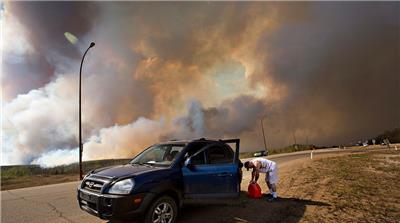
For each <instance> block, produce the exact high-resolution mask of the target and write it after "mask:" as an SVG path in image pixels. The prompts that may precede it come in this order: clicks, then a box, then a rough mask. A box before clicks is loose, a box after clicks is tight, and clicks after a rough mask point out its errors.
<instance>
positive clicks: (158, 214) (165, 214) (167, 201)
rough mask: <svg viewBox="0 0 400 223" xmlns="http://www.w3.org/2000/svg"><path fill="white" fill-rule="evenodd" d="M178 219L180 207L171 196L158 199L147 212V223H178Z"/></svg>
mask: <svg viewBox="0 0 400 223" xmlns="http://www.w3.org/2000/svg"><path fill="white" fill-rule="evenodd" d="M177 218H178V206H177V205H176V202H175V200H174V199H172V198H171V197H169V196H162V197H160V198H158V199H157V200H156V201H155V202H153V204H151V206H150V209H149V210H148V211H147V213H146V216H145V219H144V222H145V223H176V220H177Z"/></svg>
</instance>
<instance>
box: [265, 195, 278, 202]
mask: <svg viewBox="0 0 400 223" xmlns="http://www.w3.org/2000/svg"><path fill="white" fill-rule="evenodd" d="M267 200H268V201H269V202H272V201H276V200H278V197H272V196H271V197H270V198H268V199H267Z"/></svg>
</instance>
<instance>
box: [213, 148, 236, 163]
mask: <svg viewBox="0 0 400 223" xmlns="http://www.w3.org/2000/svg"><path fill="white" fill-rule="evenodd" d="M207 153H208V163H209V164H222V163H232V162H233V157H234V154H233V151H232V150H231V149H229V148H227V147H222V146H213V147H210V148H209V149H207Z"/></svg>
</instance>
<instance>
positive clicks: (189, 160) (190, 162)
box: [185, 157, 194, 170]
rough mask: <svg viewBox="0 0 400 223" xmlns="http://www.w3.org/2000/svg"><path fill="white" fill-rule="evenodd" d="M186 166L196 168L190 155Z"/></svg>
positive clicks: (191, 168)
mask: <svg viewBox="0 0 400 223" xmlns="http://www.w3.org/2000/svg"><path fill="white" fill-rule="evenodd" d="M185 166H186V167H187V168H188V169H189V170H194V165H193V163H192V158H191V157H189V158H187V159H186V160H185Z"/></svg>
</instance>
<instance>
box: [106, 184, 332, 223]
mask: <svg viewBox="0 0 400 223" xmlns="http://www.w3.org/2000/svg"><path fill="white" fill-rule="evenodd" d="M307 206H330V205H329V204H327V203H324V202H320V201H313V200H306V199H299V198H288V197H279V198H278V199H277V200H275V201H272V202H270V201H268V196H267V195H263V197H261V198H259V199H253V198H249V197H248V196H247V193H246V192H243V191H242V192H241V194H240V197H239V198H235V199H216V200H207V201H205V200H201V201H196V200H192V201H190V202H187V203H185V206H184V207H183V208H182V209H180V210H179V218H178V222H179V223H188V222H189V223H197V222H198V223H204V222H221V223H228V222H237V223H245V222H252V223H266V222H299V220H300V219H301V218H302V217H303V215H304V212H305V210H306V207H307ZM117 222H120V221H109V223H117Z"/></svg>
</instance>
